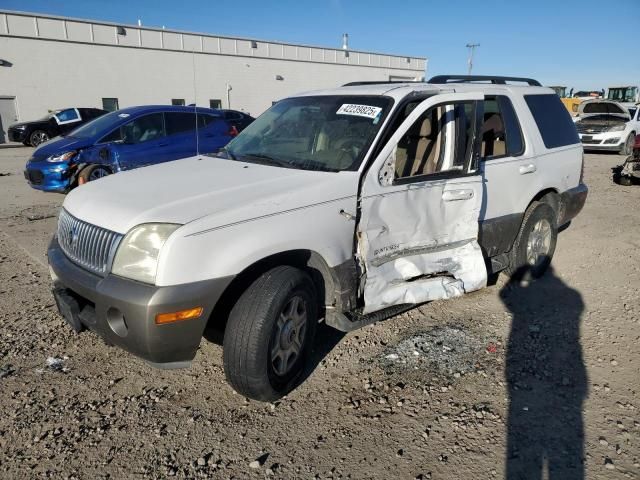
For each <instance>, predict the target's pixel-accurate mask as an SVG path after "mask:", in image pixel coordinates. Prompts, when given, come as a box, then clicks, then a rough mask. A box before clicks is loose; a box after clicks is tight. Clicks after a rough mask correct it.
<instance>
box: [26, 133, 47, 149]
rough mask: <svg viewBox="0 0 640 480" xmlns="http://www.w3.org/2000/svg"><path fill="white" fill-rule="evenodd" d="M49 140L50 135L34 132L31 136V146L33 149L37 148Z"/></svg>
mask: <svg viewBox="0 0 640 480" xmlns="http://www.w3.org/2000/svg"><path fill="white" fill-rule="evenodd" d="M47 140H49V134H48V133H47V132H45V131H44V130H34V131H33V132H31V135H29V145H31V146H32V147H37V146H38V145H40V144H42V143H44V142H46V141H47Z"/></svg>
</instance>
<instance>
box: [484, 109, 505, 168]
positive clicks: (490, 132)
mask: <svg viewBox="0 0 640 480" xmlns="http://www.w3.org/2000/svg"><path fill="white" fill-rule="evenodd" d="M505 153H506V146H505V134H504V123H503V122H502V116H501V115H500V114H499V113H491V114H487V116H486V118H485V121H484V124H483V125H482V156H483V157H499V156H502V155H504V154H505Z"/></svg>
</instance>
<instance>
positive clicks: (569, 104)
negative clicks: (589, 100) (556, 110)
mask: <svg viewBox="0 0 640 480" xmlns="http://www.w3.org/2000/svg"><path fill="white" fill-rule="evenodd" d="M549 88H551V89H553V90H554V91H555V92H556V93H557V94H558V96H559V97H560V100H561V101H562V104H563V105H564V107H565V108H566V109H567V110H568V111H569V113H570V114H571V116H575V115H577V113H578V105H580V103H581V102H582V99H580V98H575V97H573V88H572V89H571V90H570V91H569V94H568V95H567V88H568V87H563V86H554V87H549Z"/></svg>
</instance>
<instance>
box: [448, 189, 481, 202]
mask: <svg viewBox="0 0 640 480" xmlns="http://www.w3.org/2000/svg"><path fill="white" fill-rule="evenodd" d="M473 195H474V193H473V190H471V189H466V188H465V189H462V190H447V191H446V192H443V193H442V199H443V200H444V201H445V202H455V201H457V200H469V199H471V198H473Z"/></svg>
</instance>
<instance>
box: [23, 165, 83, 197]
mask: <svg viewBox="0 0 640 480" xmlns="http://www.w3.org/2000/svg"><path fill="white" fill-rule="evenodd" d="M71 176H72V168H71V165H70V163H69V162H58V163H51V162H47V161H35V162H34V161H29V162H28V163H27V166H26V168H25V170H24V178H25V179H26V180H27V182H29V186H30V187H31V188H35V189H36V190H43V191H45V192H66V191H67V190H68V189H69V187H70V186H71Z"/></svg>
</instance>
